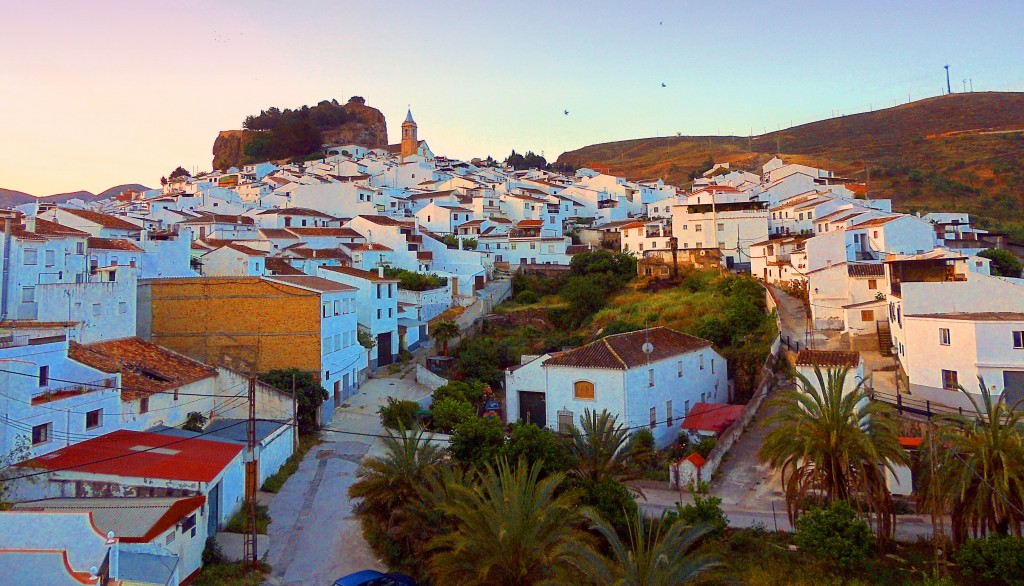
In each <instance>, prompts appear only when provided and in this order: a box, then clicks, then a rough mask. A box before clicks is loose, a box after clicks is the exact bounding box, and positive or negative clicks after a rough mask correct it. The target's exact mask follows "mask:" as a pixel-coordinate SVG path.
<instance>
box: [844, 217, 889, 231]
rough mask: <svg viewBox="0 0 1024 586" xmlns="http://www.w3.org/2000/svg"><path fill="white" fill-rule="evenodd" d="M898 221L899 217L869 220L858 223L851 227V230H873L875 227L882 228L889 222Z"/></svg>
mask: <svg viewBox="0 0 1024 586" xmlns="http://www.w3.org/2000/svg"><path fill="white" fill-rule="evenodd" d="M898 219H900V216H888V217H885V218H872V219H870V220H867V221H866V222H858V223H856V224H854V225H853V226H851V227H852V228H873V227H875V226H882V225H884V224H888V223H889V222H891V221H893V220H898Z"/></svg>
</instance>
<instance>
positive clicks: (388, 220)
mask: <svg viewBox="0 0 1024 586" xmlns="http://www.w3.org/2000/svg"><path fill="white" fill-rule="evenodd" d="M356 217H358V218H362V219H364V220H366V221H367V222H373V223H374V224H377V225H379V226H411V225H412V224H413V223H412V222H402V221H400V220H396V219H394V218H392V217H389V216H369V215H363V214H360V215H359V216H356Z"/></svg>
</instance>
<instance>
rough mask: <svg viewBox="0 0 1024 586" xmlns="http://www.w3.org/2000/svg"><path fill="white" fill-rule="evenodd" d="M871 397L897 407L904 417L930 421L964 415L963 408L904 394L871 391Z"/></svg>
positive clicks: (973, 414)
mask: <svg viewBox="0 0 1024 586" xmlns="http://www.w3.org/2000/svg"><path fill="white" fill-rule="evenodd" d="M870 397H871V399H873V400H875V401H881V402H883V403H889V404H890V405H893V406H895V407H896V411H897V412H898V413H899V414H900V415H903V414H904V413H911V414H914V415H921V416H924V417H927V418H928V419H929V420H930V419H931V418H932V417H935V416H937V415H952V414H959V415H963V414H964V409H963V407H951V406H949V405H943V404H942V403H933V402H931V401H929V400H926V399H915V398H914V397H907V396H904V394H903V393H896V394H893V393H886V392H883V391H876V390H874V389H871V390H870ZM968 415H969V416H972V417H973V416H976V415H977V414H976V413H971V412H968Z"/></svg>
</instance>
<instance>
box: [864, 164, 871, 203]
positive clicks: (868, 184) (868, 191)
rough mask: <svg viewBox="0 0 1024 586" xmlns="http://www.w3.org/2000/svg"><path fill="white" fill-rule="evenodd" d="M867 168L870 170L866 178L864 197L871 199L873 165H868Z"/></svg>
mask: <svg viewBox="0 0 1024 586" xmlns="http://www.w3.org/2000/svg"><path fill="white" fill-rule="evenodd" d="M866 168H867V171H868V176H867V178H866V179H864V199H865V200H868V201H870V200H871V195H870V194H871V165H867V166H866Z"/></svg>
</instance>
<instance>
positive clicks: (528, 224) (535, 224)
mask: <svg viewBox="0 0 1024 586" xmlns="http://www.w3.org/2000/svg"><path fill="white" fill-rule="evenodd" d="M543 225H544V220H520V221H519V223H518V224H516V226H519V227H520V228H540V227H541V226H543Z"/></svg>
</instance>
